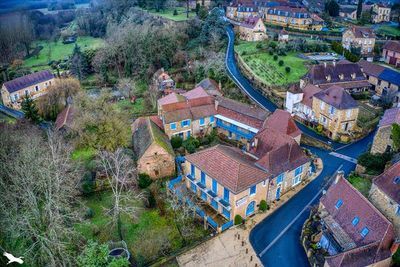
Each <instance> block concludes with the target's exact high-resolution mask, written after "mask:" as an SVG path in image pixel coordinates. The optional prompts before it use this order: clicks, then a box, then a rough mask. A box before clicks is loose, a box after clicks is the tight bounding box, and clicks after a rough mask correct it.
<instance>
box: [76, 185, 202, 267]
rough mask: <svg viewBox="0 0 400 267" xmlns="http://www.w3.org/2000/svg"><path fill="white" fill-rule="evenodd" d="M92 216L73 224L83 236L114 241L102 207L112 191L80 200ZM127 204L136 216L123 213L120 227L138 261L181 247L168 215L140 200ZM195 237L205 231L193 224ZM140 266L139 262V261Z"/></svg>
mask: <svg viewBox="0 0 400 267" xmlns="http://www.w3.org/2000/svg"><path fill="white" fill-rule="evenodd" d="M83 202H84V204H85V205H86V206H87V207H88V208H90V209H91V210H92V211H93V212H94V215H93V217H92V218H89V219H86V220H85V221H84V222H82V223H80V224H79V225H77V226H76V229H77V230H78V231H79V232H80V233H81V234H82V235H83V236H84V237H85V238H86V239H92V240H95V241H98V242H100V243H105V242H108V241H110V240H115V241H117V240H118V234H117V230H116V229H114V228H113V227H111V225H110V224H109V222H110V217H109V216H107V215H106V210H107V209H108V208H110V206H111V205H112V193H111V192H110V191H105V192H102V193H97V194H94V195H92V196H90V197H85V198H84V199H83ZM127 204H129V206H130V207H138V213H137V216H136V218H135V217H133V216H128V215H123V216H122V217H121V222H122V225H121V228H122V234H123V237H124V240H125V242H126V243H127V245H128V249H129V250H130V252H131V253H132V254H133V256H134V258H135V259H136V260H137V261H138V262H146V261H149V260H151V259H154V258H157V257H159V256H162V255H161V254H162V253H169V252H173V251H176V250H177V249H179V248H181V247H182V239H181V237H180V235H179V232H178V230H177V228H176V227H175V226H174V222H173V220H171V218H170V217H168V216H166V215H164V216H162V215H160V213H159V211H158V210H157V209H147V208H145V207H144V206H143V202H142V201H141V200H136V201H132V202H130V203H127ZM193 227H194V228H195V229H196V236H197V238H201V237H203V236H204V234H205V231H203V230H202V227H200V226H199V225H193ZM139 265H141V264H139Z"/></svg>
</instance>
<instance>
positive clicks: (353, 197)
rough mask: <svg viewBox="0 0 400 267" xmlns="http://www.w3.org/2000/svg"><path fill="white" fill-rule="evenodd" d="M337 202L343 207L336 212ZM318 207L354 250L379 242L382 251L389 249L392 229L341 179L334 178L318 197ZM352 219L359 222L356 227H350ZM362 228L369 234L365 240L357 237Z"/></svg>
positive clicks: (392, 233) (383, 218) (384, 218)
mask: <svg viewBox="0 0 400 267" xmlns="http://www.w3.org/2000/svg"><path fill="white" fill-rule="evenodd" d="M339 199H341V200H342V203H343V204H342V205H341V206H340V208H336V203H337V201H338V200H339ZM321 203H322V204H323V206H324V207H325V209H326V211H327V212H328V213H329V214H330V215H331V216H332V218H333V219H334V220H335V221H336V223H337V224H338V225H339V226H340V227H341V228H342V229H343V230H344V231H345V232H346V233H347V234H348V235H349V237H350V238H351V239H352V240H353V242H354V243H355V244H356V246H357V247H361V246H365V245H368V244H371V243H374V242H379V243H381V248H382V249H389V248H390V246H391V242H392V241H393V237H394V230H393V225H392V224H391V223H390V222H389V220H388V219H386V217H385V216H383V215H382V214H381V213H380V212H379V211H378V210H377V209H376V208H375V207H374V206H373V205H372V204H371V203H370V202H369V201H368V200H367V199H366V198H365V197H364V196H363V195H362V194H361V193H360V192H359V191H358V190H357V189H355V188H354V187H353V186H352V185H351V184H350V183H349V182H348V181H347V180H346V179H345V178H344V177H340V176H339V178H338V177H337V178H336V180H335V182H334V183H333V184H332V185H331V186H330V187H329V189H328V191H327V193H326V194H325V195H324V196H322V197H321ZM354 217H358V218H359V223H358V224H357V225H353V224H352V221H353V219H354ZM364 227H367V228H368V230H369V232H368V234H367V235H366V236H365V237H363V236H362V235H361V234H360V233H361V231H362V229H363V228H364Z"/></svg>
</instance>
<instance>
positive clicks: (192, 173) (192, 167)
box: [190, 164, 196, 178]
mask: <svg viewBox="0 0 400 267" xmlns="http://www.w3.org/2000/svg"><path fill="white" fill-rule="evenodd" d="M190 174H191V175H192V177H193V178H194V177H195V174H196V172H195V167H194V165H193V164H190Z"/></svg>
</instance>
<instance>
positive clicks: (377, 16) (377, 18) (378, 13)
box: [372, 4, 391, 23]
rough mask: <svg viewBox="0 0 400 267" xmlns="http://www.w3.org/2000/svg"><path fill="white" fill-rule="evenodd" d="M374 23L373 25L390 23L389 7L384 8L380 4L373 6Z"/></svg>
mask: <svg viewBox="0 0 400 267" xmlns="http://www.w3.org/2000/svg"><path fill="white" fill-rule="evenodd" d="M372 11H373V14H372V22H373V23H381V22H389V21H390V11H391V8H390V7H387V6H383V5H380V4H374V5H373V6H372Z"/></svg>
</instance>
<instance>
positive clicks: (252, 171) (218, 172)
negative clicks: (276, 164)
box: [186, 145, 270, 194]
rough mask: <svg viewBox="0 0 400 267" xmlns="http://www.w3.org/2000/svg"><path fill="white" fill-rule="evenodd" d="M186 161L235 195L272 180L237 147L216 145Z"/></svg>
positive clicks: (192, 155) (189, 157) (189, 156)
mask: <svg viewBox="0 0 400 267" xmlns="http://www.w3.org/2000/svg"><path fill="white" fill-rule="evenodd" d="M186 159H187V160H188V161H189V162H190V163H192V164H194V165H195V166H196V167H198V168H199V169H201V170H202V171H204V172H205V173H206V174H207V175H209V176H210V177H212V178H214V179H215V180H216V181H217V182H218V183H220V184H221V185H223V186H224V187H226V188H228V189H229V190H230V191H231V192H233V193H235V194H237V193H240V192H242V191H244V190H246V189H247V188H249V187H251V186H252V185H254V184H257V183H260V182H261V181H263V180H266V179H268V178H270V174H268V173H267V172H265V171H263V170H262V169H260V168H258V167H256V166H255V165H254V163H255V159H254V158H252V157H250V156H249V155H246V154H245V153H244V152H242V151H241V150H240V149H238V148H235V147H229V146H224V145H216V146H214V147H211V148H208V149H205V150H202V151H199V152H197V153H194V154H191V155H187V156H186Z"/></svg>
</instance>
